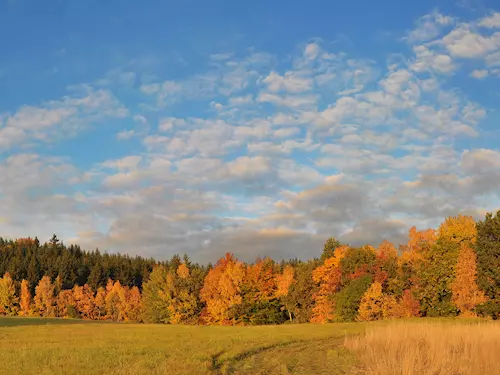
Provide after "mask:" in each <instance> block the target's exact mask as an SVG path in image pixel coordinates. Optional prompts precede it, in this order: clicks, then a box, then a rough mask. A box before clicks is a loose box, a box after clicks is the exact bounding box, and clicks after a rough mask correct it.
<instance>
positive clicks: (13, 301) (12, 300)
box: [0, 272, 18, 315]
mask: <svg viewBox="0 0 500 375" xmlns="http://www.w3.org/2000/svg"><path fill="white" fill-rule="evenodd" d="M17 302H18V299H17V297H16V288H15V286H14V281H13V280H12V277H10V274H9V273H8V272H7V273H6V274H5V275H4V276H3V277H2V278H0V315H15V314H16V313H17Z"/></svg>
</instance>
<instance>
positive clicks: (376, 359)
mask: <svg viewBox="0 0 500 375" xmlns="http://www.w3.org/2000/svg"><path fill="white" fill-rule="evenodd" d="M345 345H346V347H347V348H349V349H352V350H354V351H355V352H356V353H357V355H358V357H359V358H360V359H361V361H362V362H363V365H364V369H365V370H366V373H367V374H370V375H499V374H500V324H499V323H494V322H483V323H475V324H464V323H413V322H402V323H391V324H388V325H378V326H373V327H371V328H368V329H367V331H366V333H365V334H363V335H361V336H352V337H346V339H345Z"/></svg>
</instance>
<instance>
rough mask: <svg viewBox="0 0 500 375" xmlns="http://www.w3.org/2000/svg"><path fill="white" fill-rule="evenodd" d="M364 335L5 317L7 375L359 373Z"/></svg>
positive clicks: (327, 329) (2, 344)
mask: <svg viewBox="0 0 500 375" xmlns="http://www.w3.org/2000/svg"><path fill="white" fill-rule="evenodd" d="M363 328H364V326H363V325H361V324H329V325H309V324H305V325H282V326H264V327H204V326H194V327H193V326H165V325H139V324H113V323H96V322H85V321H82V320H69V319H38V318H0V374H37V375H38V374H65V375H70V374H79V375H80V374H172V375H174V374H183V375H190V374H252V375H259V374H262V375H264V374H303V375H315V374H320V375H323V374H325V375H326V374H328V375H335V374H353V373H356V370H355V366H356V360H355V357H354V355H353V354H352V353H351V352H349V351H347V350H346V349H345V348H344V347H343V342H344V337H345V335H346V334H347V335H349V334H354V333H358V332H360V331H361V330H362V329H363Z"/></svg>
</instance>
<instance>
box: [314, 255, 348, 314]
mask: <svg viewBox="0 0 500 375" xmlns="http://www.w3.org/2000/svg"><path fill="white" fill-rule="evenodd" d="M347 250H348V246H340V247H337V248H336V249H335V252H334V255H333V256H332V257H330V258H327V259H326V260H325V261H324V263H323V265H321V266H319V267H318V268H316V269H315V270H314V271H313V273H312V278H313V280H314V282H315V283H316V284H318V285H319V290H318V291H317V292H316V293H315V294H314V295H313V300H314V307H313V310H312V317H311V322H313V323H326V322H329V321H332V320H334V317H335V314H334V312H335V303H334V301H333V295H334V294H335V293H336V292H337V291H338V289H339V286H340V282H341V279H342V272H341V271H340V261H341V260H342V258H343V257H344V256H345V254H346V252H347Z"/></svg>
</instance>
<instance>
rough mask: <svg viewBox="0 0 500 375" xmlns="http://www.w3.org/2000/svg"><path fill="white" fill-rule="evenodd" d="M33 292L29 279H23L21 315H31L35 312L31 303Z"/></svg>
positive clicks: (20, 302) (20, 304)
mask: <svg viewBox="0 0 500 375" xmlns="http://www.w3.org/2000/svg"><path fill="white" fill-rule="evenodd" d="M31 302H32V301H31V292H30V287H29V283H28V280H24V279H23V280H22V281H21V296H20V299H19V308H20V310H19V315H22V316H30V315H31V314H32V313H33V307H32V305H31Z"/></svg>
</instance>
